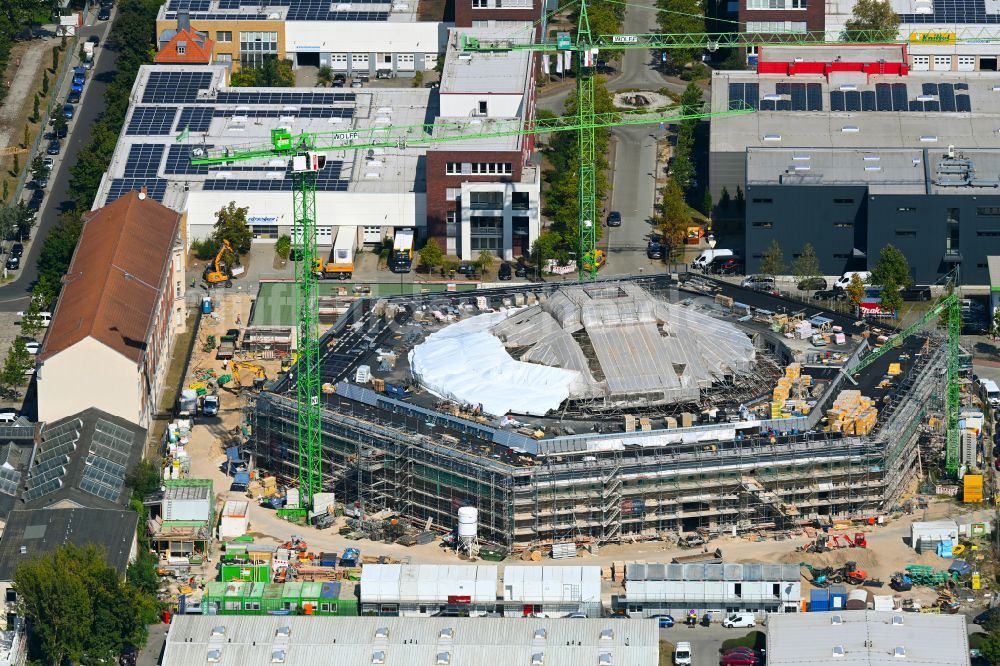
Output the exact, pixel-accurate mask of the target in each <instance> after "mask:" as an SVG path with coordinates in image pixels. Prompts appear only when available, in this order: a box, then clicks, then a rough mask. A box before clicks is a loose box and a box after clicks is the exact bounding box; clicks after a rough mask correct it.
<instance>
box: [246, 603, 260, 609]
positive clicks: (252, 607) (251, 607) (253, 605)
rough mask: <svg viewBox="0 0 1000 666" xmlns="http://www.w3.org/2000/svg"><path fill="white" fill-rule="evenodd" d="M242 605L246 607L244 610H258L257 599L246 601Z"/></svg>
mask: <svg viewBox="0 0 1000 666" xmlns="http://www.w3.org/2000/svg"><path fill="white" fill-rule="evenodd" d="M243 606H244V608H246V610H260V602H259V601H248V602H246V603H245V604H244V605H243Z"/></svg>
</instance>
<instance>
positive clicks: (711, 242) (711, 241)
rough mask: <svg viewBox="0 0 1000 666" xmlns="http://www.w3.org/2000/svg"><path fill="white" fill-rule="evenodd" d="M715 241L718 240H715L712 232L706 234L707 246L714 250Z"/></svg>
mask: <svg viewBox="0 0 1000 666" xmlns="http://www.w3.org/2000/svg"><path fill="white" fill-rule="evenodd" d="M717 242H718V241H716V240H715V236H714V235H713V234H709V235H708V247H709V248H710V249H712V250H714V249H715V244H716V243H717Z"/></svg>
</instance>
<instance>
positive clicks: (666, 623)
mask: <svg viewBox="0 0 1000 666" xmlns="http://www.w3.org/2000/svg"><path fill="white" fill-rule="evenodd" d="M649 617H650V619H653V618H656V623H657V624H658V625H659V627H660V629H669V628H670V627H672V626H674V616H673V615H650V616H649Z"/></svg>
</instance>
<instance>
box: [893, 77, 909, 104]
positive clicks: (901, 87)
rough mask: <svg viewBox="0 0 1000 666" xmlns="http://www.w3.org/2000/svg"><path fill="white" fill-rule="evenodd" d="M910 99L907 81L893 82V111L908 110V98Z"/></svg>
mask: <svg viewBox="0 0 1000 666" xmlns="http://www.w3.org/2000/svg"><path fill="white" fill-rule="evenodd" d="M908 99H909V93H907V92H906V84H905V83H893V84H892V110H893V111H906V109H907V108H908V106H909V105H908V103H907V100H908Z"/></svg>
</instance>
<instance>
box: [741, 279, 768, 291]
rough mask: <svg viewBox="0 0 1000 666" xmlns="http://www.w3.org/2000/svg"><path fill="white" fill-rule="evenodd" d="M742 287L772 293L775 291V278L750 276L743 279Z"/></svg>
mask: <svg viewBox="0 0 1000 666" xmlns="http://www.w3.org/2000/svg"><path fill="white" fill-rule="evenodd" d="M740 286H741V287H746V288H748V289H764V290H768V291H770V290H772V289H774V278H773V277H771V276H770V275H748V276H746V277H745V278H743V282H741V283H740Z"/></svg>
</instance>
